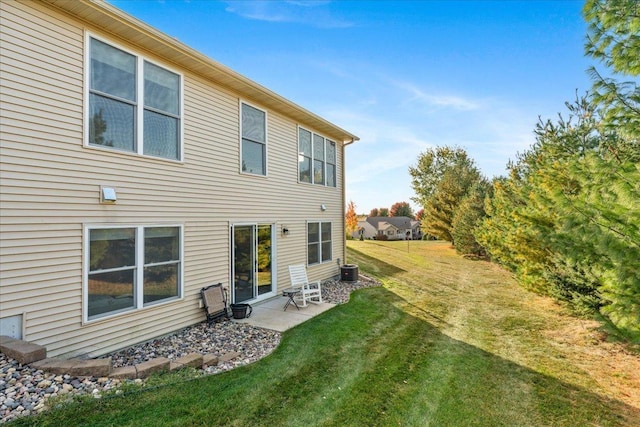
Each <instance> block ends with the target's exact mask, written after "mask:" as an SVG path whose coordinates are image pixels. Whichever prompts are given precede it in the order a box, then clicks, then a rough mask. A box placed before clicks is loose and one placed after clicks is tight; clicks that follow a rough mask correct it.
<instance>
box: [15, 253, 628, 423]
mask: <svg viewBox="0 0 640 427" xmlns="http://www.w3.org/2000/svg"><path fill="white" fill-rule="evenodd" d="M348 246H349V259H348V261H349V262H350V263H357V264H358V265H359V266H360V272H361V273H365V274H369V275H372V276H376V277H377V278H378V279H380V280H381V281H382V282H383V283H384V287H381V288H372V289H363V290H360V291H357V292H355V293H353V294H352V298H351V301H350V302H349V303H348V304H344V305H341V306H338V307H336V308H334V309H332V310H329V311H328V312H325V313H323V314H322V315H320V316H318V317H316V318H314V319H312V320H310V321H308V322H306V323H304V324H302V325H300V326H298V327H296V328H294V329H292V330H289V331H287V332H286V333H285V334H284V335H283V338H282V342H281V344H280V346H279V347H278V348H277V349H276V350H275V351H274V352H273V353H272V354H271V355H270V356H268V357H266V358H265V359H263V360H261V361H259V362H257V363H255V364H253V365H250V366H246V367H243V368H238V369H235V370H233V371H230V372H226V373H223V374H219V375H214V376H209V377H204V378H198V379H195V380H191V381H187V382H177V383H173V384H169V385H160V386H157V387H153V388H150V389H147V390H136V389H134V390H130V391H127V392H126V393H124V395H120V396H112V397H107V398H103V399H99V400H98V399H88V400H87V401H85V402H82V403H81V404H71V405H67V406H64V407H62V408H60V409H56V410H53V411H50V412H48V413H46V414H43V415H41V416H37V417H29V418H25V419H21V420H18V421H17V422H15V424H14V423H12V425H37V426H61V425H64V426H72V425H86V426H392V425H401V426H615V425H630V426H631V425H640V409H639V408H640V406H639V405H637V404H636V403H637V402H629V401H624V399H622V398H619V397H617V395H616V393H617V391H616V390H618V389H617V388H615V387H613V386H612V388H611V389H609V388H607V387H604V386H602V385H601V384H602V381H600V380H599V377H598V376H597V375H595V374H592V373H591V372H590V371H588V370H587V369H586V368H585V366H584V365H583V364H580V363H579V362H578V361H576V359H579V360H581V361H584V360H585V359H584V357H578V355H579V353H578V352H577V351H576V350H575V348H576V347H575V346H571V345H564V346H563V345H561V344H562V343H564V344H566V342H565V341H566V340H565V341H562V340H560V341H558V338H557V336H556V335H557V332H558V331H560V332H562V331H564V330H570V327H569V326H568V325H572V323H571V322H573V321H574V319H571V318H569V317H567V316H566V315H564V314H563V313H562V312H561V310H560V309H558V307H556V306H555V305H553V304H552V303H550V302H549V301H548V300H546V299H543V298H540V297H538V296H535V295H532V294H530V293H527V292H525V291H523V290H521V289H520V288H518V287H517V286H516V285H515V284H514V283H513V282H512V279H511V278H510V276H509V275H508V274H507V273H505V272H504V271H502V270H500V269H499V268H497V267H495V266H493V265H491V264H489V263H486V262H481V261H470V260H466V259H463V258H461V257H458V256H457V255H455V253H454V251H453V250H451V249H450V248H448V245H447V244H443V243H439V242H409V243H407V242H374V241H371V242H369V241H365V242H360V241H352V242H349V244H348ZM563 339H564V338H563ZM558 343H560V344H558ZM576 345H578V346H582V347H584V346H585V345H586V344H584V343H582V342H579V343H576ZM589 345H593V346H596V347H597V346H599V345H600V344H599V343H597V342H594V343H591V344H589ZM582 347H580V348H582ZM597 348H600V347H597ZM632 360H636V361H637V359H632ZM608 362H609V363H615V360H614V359H610V360H609V361H608ZM603 365H604V363H603ZM632 368H633V367H629V369H632ZM618 373H619V374H620V375H619V379H618V382H619V385H620V386H621V388H622V389H624V390H626V391H627V394H626V395H627V396H629V392H636V391H637V387H638V386H636V389H634V390H631V389H629V388H626V386H627V385H628V384H627V383H625V381H629V383H631V381H632V378H629V377H628V375H632V374H633V372H631V373H629V372H626V371H624V370H623V371H619V372H618ZM605 374H606V372H605ZM625 375H626V376H625ZM166 378H168V379H171V378H172V377H171V376H168V377H166ZM616 384H618V383H616ZM631 396H635V394H631ZM627 400H629V399H627Z"/></svg>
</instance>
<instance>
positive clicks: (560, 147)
mask: <svg viewBox="0 0 640 427" xmlns="http://www.w3.org/2000/svg"><path fill="white" fill-rule="evenodd" d="M583 12H584V16H585V19H586V20H587V23H588V24H589V26H588V34H587V38H586V40H587V41H586V44H585V52H586V55H588V56H590V57H592V58H594V59H596V60H598V61H599V62H601V63H602V64H603V65H604V67H605V71H604V73H603V72H601V71H599V70H597V69H596V67H591V68H590V69H589V70H588V71H589V73H590V75H591V77H592V79H593V86H592V89H591V92H590V93H587V94H585V95H584V96H576V99H575V100H574V101H572V102H567V103H566V104H565V105H566V109H567V110H566V112H565V113H564V114H559V115H558V118H557V119H555V120H542V119H540V120H539V122H538V124H537V125H536V127H535V129H534V134H535V143H534V144H533V146H532V147H530V149H529V150H527V151H525V152H524V153H520V154H518V155H517V156H516V159H515V160H514V161H511V162H510V163H509V164H508V165H507V171H508V174H507V176H505V177H498V178H494V179H493V180H491V181H489V180H487V179H486V178H485V177H483V176H482V174H481V173H480V171H479V169H478V167H477V166H476V165H475V162H474V161H473V159H471V158H470V157H469V156H468V155H467V153H466V152H465V151H464V150H463V149H461V148H457V147H436V148H432V149H429V150H427V151H426V152H424V153H422V154H420V156H419V158H418V161H417V163H416V165H415V166H412V167H410V168H409V173H410V175H411V179H412V187H413V189H414V192H415V194H416V196H415V198H414V201H415V202H416V203H419V204H420V206H423V207H424V218H423V220H422V228H423V232H424V233H425V234H426V235H431V236H434V237H436V238H440V239H444V240H448V241H451V242H452V243H453V244H454V246H455V248H456V250H457V251H459V252H460V253H462V254H464V255H469V256H477V257H488V258H490V259H491V260H493V261H495V262H498V263H500V264H502V265H503V266H505V267H507V268H508V269H510V270H511V271H513V272H514V273H515V275H516V277H517V279H518V280H519V282H520V283H522V284H523V285H524V286H526V287H527V288H529V289H532V290H535V291H537V292H540V293H543V294H546V295H550V296H553V297H555V298H557V299H558V300H561V301H564V302H566V303H567V304H568V305H569V306H570V307H571V308H572V309H573V310H575V311H576V312H579V313H583V314H596V316H598V317H599V318H601V319H602V320H603V321H604V322H606V323H607V324H608V325H610V326H612V327H613V328H612V330H615V331H617V332H618V333H619V334H621V335H623V336H625V337H626V338H627V339H629V340H630V341H631V342H633V343H636V344H638V343H640V85H639V82H638V76H639V75H640V36H639V34H640V2H637V1H636V0H618V1H606V0H588V1H587V2H586V3H585V6H584V9H583ZM604 75H606V76H608V77H604Z"/></svg>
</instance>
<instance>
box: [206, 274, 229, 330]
mask: <svg viewBox="0 0 640 427" xmlns="http://www.w3.org/2000/svg"><path fill="white" fill-rule="evenodd" d="M200 295H202V302H203V305H204V310H205V312H206V314H207V321H208V322H209V323H211V322H213V321H214V320H219V319H221V318H223V317H225V318H227V319H228V318H229V304H228V303H227V290H226V288H224V287H223V286H222V283H216V284H215V285H210V286H207V287H206V288H202V289H201V290H200Z"/></svg>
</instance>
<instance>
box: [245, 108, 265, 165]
mask: <svg viewBox="0 0 640 427" xmlns="http://www.w3.org/2000/svg"><path fill="white" fill-rule="evenodd" d="M241 105H242V159H241V162H242V172H246V173H252V174H255V175H266V174H267V113H265V112H264V111H261V110H258V109H257V108H254V107H252V106H250V105H247V104H245V103H242V104H241Z"/></svg>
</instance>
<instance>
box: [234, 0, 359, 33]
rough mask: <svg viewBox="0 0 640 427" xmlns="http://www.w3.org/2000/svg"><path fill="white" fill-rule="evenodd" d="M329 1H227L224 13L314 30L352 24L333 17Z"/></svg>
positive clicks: (344, 26) (345, 26)
mask: <svg viewBox="0 0 640 427" xmlns="http://www.w3.org/2000/svg"><path fill="white" fill-rule="evenodd" d="M330 3H331V2H330V1H303V0H297V1H285V2H282V1H269V0H244V1H228V2H227V7H226V9H225V10H226V11H227V12H230V13H235V14H237V15H239V16H241V17H243V18H246V19H252V20H257V21H266V22H281V23H285V22H286V23H296V24H304V25H310V26H312V27H316V28H348V27H351V26H353V23H352V22H349V21H346V20H344V19H341V18H339V17H336V16H333V15H332V14H331V12H330V11H329V9H328V8H327V7H326V6H328V5H329V4H330Z"/></svg>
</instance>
